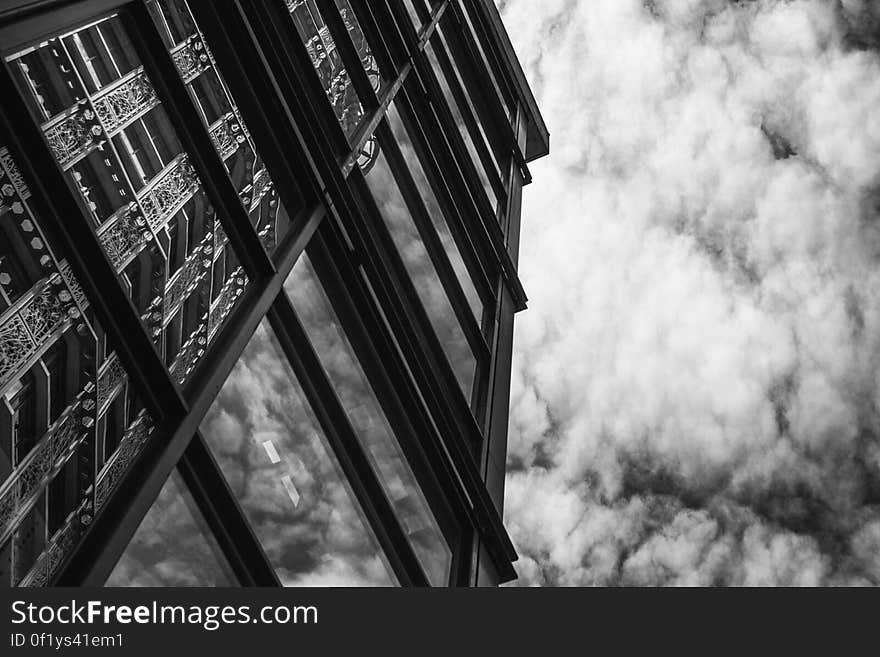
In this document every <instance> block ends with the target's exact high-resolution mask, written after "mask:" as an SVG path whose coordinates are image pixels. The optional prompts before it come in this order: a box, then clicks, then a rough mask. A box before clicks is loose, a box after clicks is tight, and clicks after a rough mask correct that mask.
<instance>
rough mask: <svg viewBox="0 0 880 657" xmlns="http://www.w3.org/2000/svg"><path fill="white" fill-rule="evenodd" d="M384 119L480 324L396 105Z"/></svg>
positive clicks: (477, 302)
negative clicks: (386, 120)
mask: <svg viewBox="0 0 880 657" xmlns="http://www.w3.org/2000/svg"><path fill="white" fill-rule="evenodd" d="M387 117H388V124H389V125H390V126H391V131H392V132H393V133H394V138H395V140H396V141H397V145H398V146H399V147H400V151H401V153H402V154H403V157H404V159H406V163H407V167H408V169H409V171H410V173H411V174H412V176H413V179H414V180H415V183H416V186H417V187H418V189H419V193H420V195H421V197H422V201H423V202H424V203H425V207H426V208H427V210H428V214H429V215H430V217H431V222H432V223H433V224H434V228H435V229H436V231H437V234H438V235H439V237H440V241H441V242H442V243H443V249H444V251H445V252H446V255H447V257H448V258H449V262H450V263H451V264H452V268H453V269H454V270H455V275H456V277H457V278H458V282H459V283H460V284H461V288H462V290H464V294H465V297H467V300H468V304H469V305H470V307H471V311H472V312H473V314H474V319H475V320H476V322H477V323H478V324H480V323H482V321H483V302H482V300H481V299H480V294H479V292H477V288H476V286H475V285H474V282H473V280H472V279H471V276H470V273H469V272H468V269H467V265H466V264H465V262H464V259H463V258H462V256H461V252H460V251H459V249H458V245H457V244H456V243H455V238H454V237H453V236H452V231H451V230H450V229H449V224H448V223H447V222H446V217H445V216H444V214H443V211H442V210H441V209H440V203H439V202H438V201H437V197H436V195H435V194H434V190H433V188H432V187H431V184H430V183H429V182H428V177H427V175H426V173H425V169H424V167H422V163H421V161H420V159H419V155H418V153H417V152H416V150H415V147H414V146H413V143H412V140H411V139H410V137H409V132H408V130H407V128H406V127H405V126H404V123H403V117H402V116H401V114H400V112H398V111H397V102H396V101H395V102H393V103H392V104H391V106H390V107H389V109H388V114H387Z"/></svg>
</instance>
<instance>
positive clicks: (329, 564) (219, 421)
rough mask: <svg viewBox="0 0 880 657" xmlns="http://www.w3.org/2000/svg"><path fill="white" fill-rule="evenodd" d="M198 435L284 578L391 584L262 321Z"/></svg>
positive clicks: (287, 581)
mask: <svg viewBox="0 0 880 657" xmlns="http://www.w3.org/2000/svg"><path fill="white" fill-rule="evenodd" d="M201 431H202V434H203V436H204V438H205V441H206V442H207V444H208V446H209V448H210V450H211V451H212V452H213V454H214V456H215V457H216V458H217V461H218V463H219V464H220V469H221V470H222V471H223V474H224V476H225V477H226V479H227V481H228V482H229V485H230V486H231V488H232V491H233V493H234V494H235V496H236V498H237V499H238V501H239V503H240V504H241V507H242V510H243V511H244V514H245V516H246V517H247V519H248V521H249V522H250V523H251V526H252V527H253V529H254V532H255V533H256V535H257V538H258V539H259V541H260V543H261V544H262V545H263V549H264V550H265V551H266V554H267V555H268V557H269V560H270V561H271V563H272V565H273V566H274V567H275V571H276V572H277V574H278V577H279V579H280V580H281V582H282V584H284V585H285V586H390V585H394V584H395V583H396V581H395V577H394V575H393V573H392V571H391V568H390V566H389V565H388V563H387V562H386V560H385V557H384V555H383V553H382V551H381V549H380V547H379V545H378V543H377V542H376V539H375V537H374V535H373V533H372V530H371V529H370V527H369V525H368V523H367V521H366V520H365V518H364V517H363V514H362V512H361V510H360V507H359V505H358V503H357V501H356V499H355V497H354V494H353V493H352V492H351V490H350V489H349V486H348V484H347V482H346V479H345V476H344V475H343V474H342V472H341V470H340V469H339V465H338V463H337V461H336V458H335V456H334V455H333V452H332V451H331V448H330V447H329V445H328V444H327V442H326V439H325V438H324V434H323V432H322V430H321V427H320V425H319V424H318V421H317V419H316V418H315V416H314V414H313V412H312V410H311V408H310V407H309V404H308V402H307V401H306V398H305V394H304V392H303V390H302V388H301V387H300V384H299V382H298V381H297V379H296V376H295V375H294V373H293V370H292V369H291V367H290V364H289V363H288V361H287V358H286V357H285V356H284V353H283V352H282V350H281V347H280V346H279V344H278V342H277V339H276V338H275V334H274V333H273V332H272V329H271V327H270V326H269V325H268V323H267V322H266V321H265V320H264V321H263V323H262V324H260V326H259V327H258V328H257V331H256V333H254V335H253V337H252V338H251V340H250V342H249V343H248V346H247V347H246V348H245V350H244V353H243V354H242V356H241V358H240V359H239V361H238V363H237V364H236V366H235V369H234V370H233V371H232V374H230V375H229V378H228V379H227V380H226V383H225V384H224V385H223V389H222V390H221V391H220V394H219V396H218V397H217V399H216V400H215V401H214V404H213V405H212V406H211V409H210V410H209V411H208V414H207V416H206V417H205V419H204V420H203V422H202V426H201Z"/></svg>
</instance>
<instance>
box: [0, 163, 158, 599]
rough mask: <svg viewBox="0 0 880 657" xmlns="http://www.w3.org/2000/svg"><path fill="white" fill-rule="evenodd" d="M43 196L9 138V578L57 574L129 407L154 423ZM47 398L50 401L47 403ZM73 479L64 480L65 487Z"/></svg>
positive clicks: (0, 529)
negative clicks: (47, 227) (40, 205)
mask: <svg viewBox="0 0 880 657" xmlns="http://www.w3.org/2000/svg"><path fill="white" fill-rule="evenodd" d="M31 196H32V195H31V191H30V189H29V188H28V186H27V185H26V184H25V182H24V180H23V178H22V175H21V172H20V171H19V169H18V167H17V166H16V164H15V162H14V160H13V159H12V156H11V154H10V153H9V151H8V150H7V149H6V148H5V147H2V146H0V241H2V245H3V247H2V251H3V255H2V257H0V304H2V305H0V308H3V310H2V312H0V454H2V458H0V468H2V469H0V554H2V555H3V560H2V561H0V578H2V581H0V585H2V586H8V585H27V586H31V585H35V586H39V585H42V584H45V583H47V582H49V581H50V580H51V578H52V576H53V575H54V574H55V573H56V572H57V569H58V567H59V566H60V565H61V564H62V563H63V561H64V560H65V559H66V558H67V556H68V555H69V554H70V552H71V551H72V550H73V548H74V547H75V545H76V543H77V541H78V540H79V538H80V536H81V535H82V532H83V530H84V529H85V527H87V526H88V524H89V523H90V522H91V520H92V516H93V514H94V508H95V507H94V496H95V491H96V488H95V485H94V484H95V482H96V481H97V478H96V473H97V472H98V471H99V470H100V468H101V467H102V466H103V461H104V458H105V456H104V454H105V453H107V456H108V457H109V458H111V459H112V458H113V456H112V452H113V449H114V446H115V444H116V442H117V436H121V435H123V434H124V433H125V426H134V424H135V421H134V420H133V421H132V422H131V423H127V422H126V416H127V414H128V411H127V410H125V409H131V411H132V412H131V415H132V417H133V416H134V415H135V414H136V413H139V417H140V418H141V419H140V420H138V421H139V422H151V421H150V420H149V416H148V415H147V414H146V412H144V411H142V410H141V411H138V410H137V409H139V408H140V406H139V402H138V401H137V399H136V397H134V396H133V395H134V391H133V390H131V385H130V384H128V376H127V374H126V372H125V369H124V368H123V367H122V365H121V363H120V362H119V360H118V358H117V357H116V355H115V353H114V352H113V351H112V348H111V349H108V351H109V356H108V357H106V358H104V357H103V356H102V355H101V354H103V353H104V349H103V348H100V349H99V345H100V344H101V343H102V342H103V343H105V344H107V338H106V336H104V337H100V338H99V336H103V335H104V334H103V330H102V329H100V327H99V325H98V323H97V320H96V319H95V318H94V317H93V316H92V313H91V310H90V305H89V303H88V301H87V299H86V297H85V294H84V292H83V289H82V287H81V286H80V285H79V283H78V281H77V280H76V277H75V275H74V274H73V272H72V270H71V268H70V265H69V264H68V262H67V261H66V260H64V259H59V258H57V257H56V255H55V253H54V251H53V249H52V247H51V245H50V244H49V242H48V241H47V237H46V235H45V233H44V232H43V229H42V226H41V224H40V221H39V220H38V216H37V215H36V214H35V211H34V209H33V208H32V206H31ZM8 267H11V268H10V269H9V271H11V272H18V274H17V276H18V277H19V280H13V276H12V275H10V274H9V273H7V268H8ZM21 272H25V273H26V275H25V278H24V279H21V278H20V277H21V276H22V274H21ZM121 395H125V396H126V397H125V399H124V400H120V405H117V410H116V414H115V416H114V419H113V421H112V422H111V421H110V420H109V419H108V418H109V413H110V408H111V406H113V405H114V404H115V403H116V402H115V400H117V399H118V398H119V397H120V396H121ZM37 399H43V400H44V402H45V400H48V403H44V404H43V405H42V406H41V407H40V408H38V405H37V404H36V400H37ZM120 409H122V412H121V414H120ZM116 427H118V429H117V428H116ZM117 430H118V431H119V434H115V431H117ZM99 445H103V449H101V448H99V447H98V446H99ZM127 462H128V463H130V459H129V460H128V461H127ZM117 467H120V466H117ZM121 472H122V471H120V473H121ZM61 479H64V482H63V483H64V485H63V486H54V484H55V482H56V481H59V480H61ZM50 503H51V508H52V509H55V510H56V511H55V512H57V511H63V514H64V515H63V516H62V519H63V522H61V523H60V524H53V522H54V521H53V520H51V518H49V517H48V516H46V513H47V510H48V509H49V508H50V506H49V505H50ZM10 555H11V556H10Z"/></svg>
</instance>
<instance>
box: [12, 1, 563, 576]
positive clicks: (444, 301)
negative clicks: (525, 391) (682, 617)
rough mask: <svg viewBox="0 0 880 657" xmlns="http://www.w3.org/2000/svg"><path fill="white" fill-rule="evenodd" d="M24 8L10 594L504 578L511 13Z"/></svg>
mask: <svg viewBox="0 0 880 657" xmlns="http://www.w3.org/2000/svg"><path fill="white" fill-rule="evenodd" d="M7 5H8V7H7V6H4V8H2V9H0V44H3V45H2V47H3V51H2V53H0V54H2V57H3V68H2V75H3V76H4V79H3V80H2V86H3V88H4V89H5V94H4V96H3V98H2V100H0V580H2V583H3V585H11V586H39V585H46V584H53V583H54V584H103V583H106V584H108V585H117V586H134V585H167V586H184V585H211V586H213V585H229V584H241V585H245V586H248V585H285V586H295V585H307V584H312V585H374V586H387V585H434V586H445V585H494V584H497V583H498V582H500V581H504V580H507V579H510V578H512V577H513V576H514V571H513V569H512V565H511V564H512V561H513V560H514V559H515V556H516V555H515V553H514V551H513V547H512V545H511V544H510V541H509V539H508V537H507V534H506V532H505V530H504V527H503V525H502V523H501V511H502V507H501V499H502V495H503V476H504V462H505V451H506V433H507V404H508V393H509V381H510V358H511V344H512V326H513V316H514V313H515V312H516V311H518V310H519V309H521V308H523V307H524V306H525V295H524V292H523V290H522V287H521V285H520V284H519V279H518V277H517V273H516V256H517V251H518V241H519V213H520V198H521V191H522V187H523V185H524V184H527V183H528V182H530V177H529V173H528V167H527V162H528V161H530V160H532V159H534V158H536V157H540V156H542V155H543V154H545V153H546V152H547V148H548V135H547V131H546V128H545V127H544V125H543V122H542V119H541V116H540V113H539V111H538V109H537V107H536V105H535V102H534V99H533V97H532V95H531V92H530V91H529V89H528V86H527V84H526V83H525V81H524V78H523V75H522V71H521V70H520V68H519V65H518V63H517V62H516V59H515V57H514V55H513V53H512V49H511V47H510V44H509V42H508V40H507V37H506V34H505V33H504V30H503V27H502V26H501V22H500V18H499V16H498V14H497V10H496V9H495V7H494V5H493V4H492V2H490V1H489V0H380V1H379V2H372V1H371V2H365V1H364V0H277V2H276V1H274V0H273V1H272V2H265V3H243V2H242V3H239V2H230V3H216V4H215V3H195V2H187V0H146V1H145V0H130V1H127V2H126V1H122V0H120V1H119V2H109V3H102V4H101V7H104V9H103V10H102V11H103V13H100V14H97V15H96V14H95V11H96V10H95V9H94V5H92V8H91V9H90V8H89V6H90V3H76V2H68V3H64V2H61V3H52V4H51V5H46V6H44V5H40V6H35V5H34V4H33V3H32V2H28V1H26V0H21V1H17V2H12V3H7ZM46 7H49V8H46ZM62 9H63V10H62Z"/></svg>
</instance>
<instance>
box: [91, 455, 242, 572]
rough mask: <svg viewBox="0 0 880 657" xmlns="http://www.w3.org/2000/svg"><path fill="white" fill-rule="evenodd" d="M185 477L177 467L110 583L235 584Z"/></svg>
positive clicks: (121, 559) (120, 560)
mask: <svg viewBox="0 0 880 657" xmlns="http://www.w3.org/2000/svg"><path fill="white" fill-rule="evenodd" d="M235 585H236V581H235V575H234V574H233V573H232V569H231V568H230V567H229V564H228V563H227V561H226V557H224V556H223V553H222V552H221V551H220V547H219V546H218V545H217V541H216V539H215V538H214V536H213V534H211V530H210V529H209V528H208V525H207V523H205V519H204V518H203V517H202V514H201V512H200V511H199V509H198V507H196V503H195V500H193V498H192V495H191V494H190V492H189V489H188V488H187V487H186V483H184V481H183V478H182V477H181V476H180V474H179V473H178V472H177V470H175V471H174V472H172V473H171V476H170V477H168V480H167V481H166V482H165V485H164V486H162V490H161V491H160V492H159V497H157V498H156V501H155V502H153V506H152V507H150V510H149V511H148V512H147V515H146V516H144V519H143V520H142V521H141V524H140V526H139V527H138V529H137V531H136V532H135V534H134V536H133V537H132V539H131V542H130V543H129V544H128V547H126V548H125V552H123V553H122V557H121V558H120V559H119V561H118V562H117V564H116V567H115V568H114V569H113V572H112V573H110V577H109V578H108V579H107V582H106V584H105V586H235Z"/></svg>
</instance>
